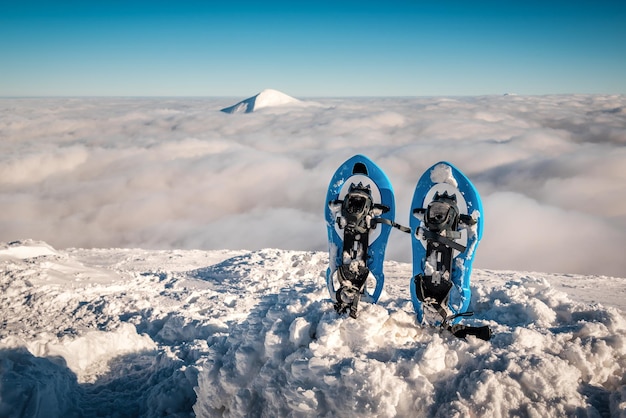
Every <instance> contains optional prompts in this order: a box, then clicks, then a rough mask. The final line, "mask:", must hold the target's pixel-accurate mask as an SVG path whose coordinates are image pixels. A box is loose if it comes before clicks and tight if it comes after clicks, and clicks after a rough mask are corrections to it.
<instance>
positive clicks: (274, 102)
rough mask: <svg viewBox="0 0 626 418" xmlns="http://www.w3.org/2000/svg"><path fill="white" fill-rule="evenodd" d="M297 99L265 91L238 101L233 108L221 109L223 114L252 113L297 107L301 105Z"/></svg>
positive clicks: (276, 92) (276, 91) (274, 91)
mask: <svg viewBox="0 0 626 418" xmlns="http://www.w3.org/2000/svg"><path fill="white" fill-rule="evenodd" d="M302 103H303V102H301V101H300V100H298V99H295V98H293V97H291V96H289V95H287V94H285V93H283V92H280V91H278V90H273V89H265V90H263V91H262V92H260V93H259V94H257V95H255V96H252V97H249V98H247V99H245V100H242V101H240V102H239V103H237V104H234V105H233V106H230V107H226V108H224V109H222V112H225V113H252V112H256V111H257V110H259V109H263V108H268V107H277V106H285V105H298V104H302Z"/></svg>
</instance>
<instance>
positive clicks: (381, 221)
mask: <svg viewBox="0 0 626 418" xmlns="http://www.w3.org/2000/svg"><path fill="white" fill-rule="evenodd" d="M372 222H374V223H377V224H385V225H389V226H392V227H394V228H397V229H399V230H400V231H402V232H406V233H407V234H410V233H411V228H408V227H406V226H403V225H400V224H399V223H396V222H394V221H391V220H389V219H387V218H373V219H372Z"/></svg>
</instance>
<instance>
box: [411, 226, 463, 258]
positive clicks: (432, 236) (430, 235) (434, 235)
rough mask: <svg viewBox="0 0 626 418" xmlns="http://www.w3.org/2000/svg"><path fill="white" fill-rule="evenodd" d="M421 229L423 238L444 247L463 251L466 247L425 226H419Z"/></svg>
mask: <svg viewBox="0 0 626 418" xmlns="http://www.w3.org/2000/svg"><path fill="white" fill-rule="evenodd" d="M421 230H422V234H423V235H424V238H426V239H427V240H430V241H436V242H439V243H441V244H443V245H445V246H446V247H450V248H453V249H455V250H457V251H459V252H463V251H465V249H466V248H467V247H465V246H464V245H461V244H459V243H458V242H456V241H453V240H451V239H450V238H447V237H444V236H442V235H439V233H438V232H432V231H429V230H428V229H425V228H421Z"/></svg>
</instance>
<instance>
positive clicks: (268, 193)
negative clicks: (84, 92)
mask: <svg viewBox="0 0 626 418" xmlns="http://www.w3.org/2000/svg"><path fill="white" fill-rule="evenodd" d="M234 102H236V100H232V99H87V98H85V99H0V109H1V111H0V143H1V144H2V148H3V152H2V153H0V208H1V210H0V241H11V240H14V239H23V238H33V239H40V240H45V241H47V242H49V243H50V244H52V245H53V246H55V247H58V248H62V247H145V248H181V249H187V248H202V249H222V248H231V249H258V248H263V247H277V248H286V249H297V250H325V249H326V237H325V227H324V222H323V207H324V198H325V192H326V187H327V186H328V181H329V180H330V177H331V175H332V173H333V172H334V170H335V169H336V168H337V166H338V165H339V164H340V163H342V162H343V161H344V160H346V159H347V158H349V157H351V156H352V155H354V154H356V153H363V154H366V155H368V156H369V157H370V158H372V159H373V160H374V161H375V162H377V163H378V164H379V165H380V166H381V168H382V169H383V170H384V171H385V172H386V173H387V174H388V176H389V178H390V179H391V181H392V183H393V185H394V188H395V191H396V195H397V204H398V208H397V212H396V213H397V219H396V220H397V221H398V222H400V223H404V224H407V223H408V217H409V207H408V205H409V202H410V199H411V197H412V194H413V188H414V186H415V183H416V182H417V180H418V178H419V177H420V175H421V173H422V172H423V171H424V170H425V169H427V168H428V167H429V166H431V165H432V164H433V163H435V162H437V161H440V160H448V161H450V162H452V163H454V164H455V165H456V166H457V167H459V168H460V169H461V170H463V171H464V172H465V173H466V174H467V175H468V177H470V179H472V181H473V182H474V183H475V184H476V186H477V188H478V189H479V191H480V193H481V195H482V197H483V201H484V202H483V203H484V206H485V219H486V223H485V237H484V239H483V241H482V243H481V246H480V248H479V250H478V255H477V267H479V268H493V269H512V270H531V271H553V272H566V273H567V272H571V273H585V274H603V275H616V276H624V272H625V271H626V259H625V258H624V257H623V255H622V253H623V249H624V248H626V148H625V145H626V97H624V96H587V95H575V96H539V97H524V96H497V97H496V96H489V97H468V98H376V99H326V100H320V99H316V102H317V103H318V104H319V105H317V106H308V107H303V106H299V107H288V106H287V107H280V108H264V109H260V110H259V111H258V112H255V113H251V114H232V115H231V114H226V113H224V112H220V109H222V108H224V107H226V106H229V105H232V104H233V103H234ZM388 256H389V258H390V259H396V260H399V261H408V260H409V259H410V240H409V238H408V236H406V235H404V234H401V233H398V232H395V233H392V238H391V242H390V248H389V254H388Z"/></svg>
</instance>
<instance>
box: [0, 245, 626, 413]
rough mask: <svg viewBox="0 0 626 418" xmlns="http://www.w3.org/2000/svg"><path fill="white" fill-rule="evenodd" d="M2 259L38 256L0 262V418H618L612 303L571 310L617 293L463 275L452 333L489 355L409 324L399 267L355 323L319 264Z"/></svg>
mask: <svg viewBox="0 0 626 418" xmlns="http://www.w3.org/2000/svg"><path fill="white" fill-rule="evenodd" d="M20 246H22V247H25V248H23V249H21V250H18V247H20ZM9 247H13V250H12V251H14V252H17V253H20V251H22V252H23V253H28V252H29V251H30V250H28V248H32V247H39V248H49V250H50V251H49V252H50V253H49V254H41V255H39V256H37V257H35V258H19V257H11V258H0V265H2V268H1V269H0V324H2V327H0V382H1V384H0V416H3V417H4V416H7V417H20V416H177V417H189V416H198V417H213V416H220V417H226V416H230V417H239V416H294V417H295V416H298V417H299V416H302V417H307V416H328V417H330V416H342V417H410V416H441V417H444V416H445V417H447V416H494V417H507V416H512V415H515V416H622V415H620V414H623V411H624V410H626V381H625V380H624V375H625V374H626V317H625V315H624V312H623V311H621V310H620V309H623V306H622V305H619V306H618V307H614V306H604V305H600V304H597V303H596V304H590V303H586V302H582V301H580V300H574V299H572V294H575V295H577V296H576V297H577V298H580V296H579V295H582V294H585V292H586V290H587V289H588V287H589V286H590V285H593V286H594V287H598V288H603V287H605V286H606V289H609V290H607V292H611V291H612V290H611V289H623V288H624V287H625V286H626V279H618V278H608V277H589V276H571V275H570V276H556V275H547V274H538V273H521V272H497V271H484V270H476V272H475V275H474V277H473V283H472V292H473V301H472V302H473V303H472V306H471V307H470V308H471V309H472V310H473V311H474V313H475V314H474V316H473V317H472V318H468V319H466V320H464V321H466V323H469V324H474V325H482V324H489V326H490V327H491V328H492V329H493V330H494V337H493V338H492V340H491V341H488V342H487V341H482V340H478V339H476V338H474V337H468V338H467V339H466V340H461V339H457V338H455V337H453V336H452V335H450V334H449V333H446V332H443V333H442V332H440V331H439V330H438V329H432V328H424V327H421V326H419V325H418V324H417V323H416V319H415V314H414V312H413V310H412V305H411V301H410V296H409V294H408V281H409V279H410V277H411V266H410V265H409V264H405V263H397V262H387V263H385V271H386V280H385V288H384V291H383V294H382V296H381V299H380V300H379V303H378V304H377V305H370V304H366V303H363V304H362V305H361V309H360V312H359V317H358V318H357V319H356V320H353V319H351V318H348V317H346V316H345V315H342V316H340V315H337V313H336V312H335V311H334V309H333V306H332V303H331V302H330V300H329V298H328V292H327V289H326V286H325V280H324V272H325V269H326V267H327V264H328V255H327V253H321V252H299V251H285V250H276V249H265V250H260V251H253V252H250V251H244V250H241V251H182V250H173V251H146V250H140V249H133V250H130V249H91V250H90V249H70V250H64V251H62V250H54V249H52V248H51V247H49V246H47V245H44V244H43V243H39V244H35V243H32V242H24V243H23V245H19V244H16V243H14V244H11V245H8V246H4V247H2V248H4V249H6V248H9ZM51 278H52V280H51ZM105 278H106V279H105ZM77 279H79V280H77ZM70 284H71V285H70ZM561 284H566V286H562V285H561ZM609 284H610V285H611V286H616V287H613V288H612V287H609V286H608V285H609ZM557 287H559V288H563V289H565V290H566V291H567V292H568V293H564V292H562V291H561V290H559V289H557ZM616 300H617V299H616ZM620 301H622V303H623V298H622V299H620Z"/></svg>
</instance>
